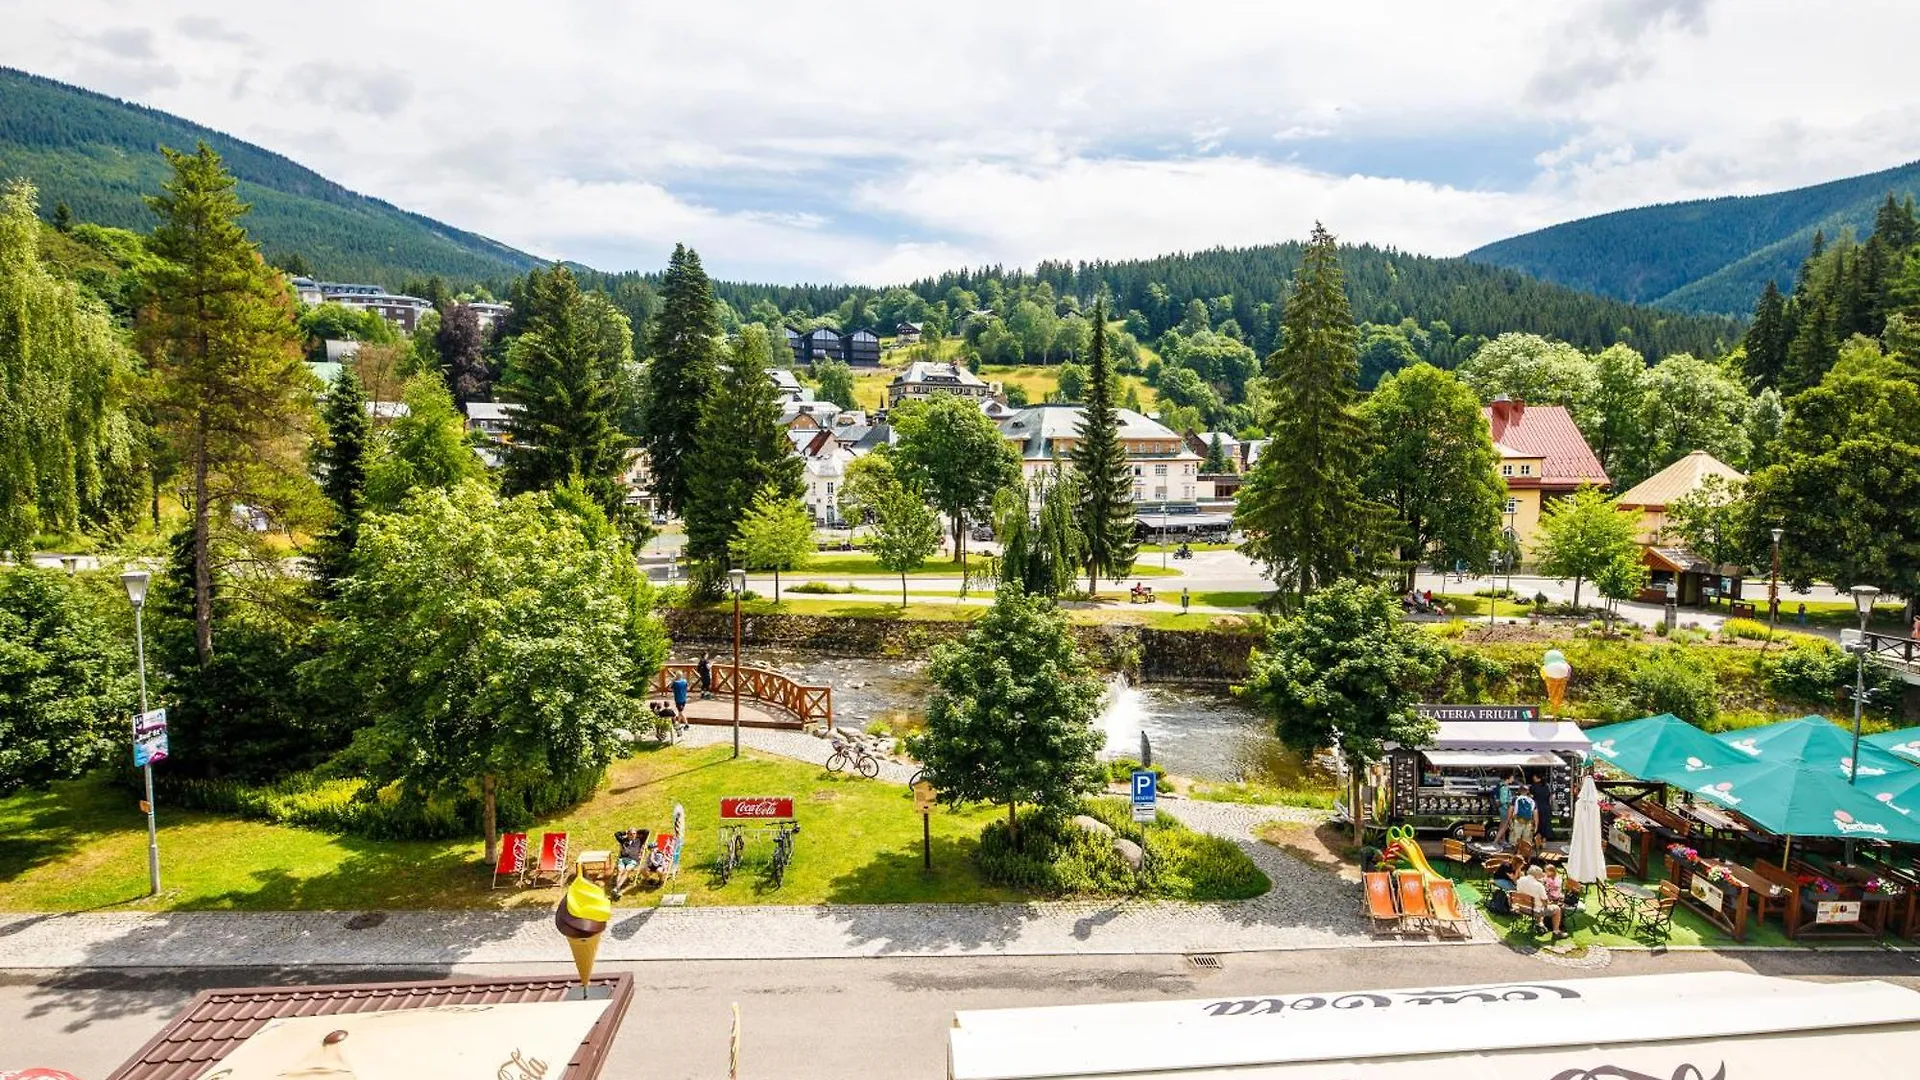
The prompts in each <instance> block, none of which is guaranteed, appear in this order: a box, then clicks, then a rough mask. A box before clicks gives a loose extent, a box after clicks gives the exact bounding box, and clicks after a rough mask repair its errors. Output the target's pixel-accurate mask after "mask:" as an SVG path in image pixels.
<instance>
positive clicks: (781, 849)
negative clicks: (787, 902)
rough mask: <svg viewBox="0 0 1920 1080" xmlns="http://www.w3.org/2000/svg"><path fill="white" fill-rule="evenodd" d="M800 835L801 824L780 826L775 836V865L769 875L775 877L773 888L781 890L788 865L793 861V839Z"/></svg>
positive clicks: (769, 869)
mask: <svg viewBox="0 0 1920 1080" xmlns="http://www.w3.org/2000/svg"><path fill="white" fill-rule="evenodd" d="M799 834H800V823H799V822H797V821H790V822H788V823H787V824H785V825H782V826H780V831H779V832H777V833H775V834H774V836H773V865H772V866H771V867H769V868H768V873H770V874H772V875H773V887H774V888H776V889H777V888H779V887H780V883H781V881H783V880H785V878H786V876H787V864H788V863H790V862H792V861H793V838H794V837H795V836H798V835H799Z"/></svg>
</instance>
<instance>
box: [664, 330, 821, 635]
mask: <svg viewBox="0 0 1920 1080" xmlns="http://www.w3.org/2000/svg"><path fill="white" fill-rule="evenodd" d="M770 357H771V350H770V348H769V346H768V342H767V332H766V328H765V327H762V326H757V325H754V326H746V327H743V328H742V329H741V331H740V338H739V340H738V341H737V342H736V343H735V344H734V350H733V357H732V359H731V360H729V361H728V363H727V366H726V368H725V369H724V370H723V371H722V372H721V375H720V381H719V385H717V386H716V387H715V388H714V390H713V393H712V394H710V395H709V396H708V398H707V402H706V407H705V408H703V409H702V410H701V412H700V422H699V424H698V426H697V427H696V428H695V429H694V435H695V442H694V449H693V453H692V454H691V455H689V456H688V458H687V460H686V466H687V482H688V498H687V503H686V524H687V559H688V561H689V562H690V563H691V564H692V567H693V580H694V586H695V589H696V590H697V591H698V592H699V593H700V594H701V595H703V596H707V597H714V596H717V595H718V594H719V591H720V584H721V581H722V580H723V579H724V578H725V576H726V571H727V562H728V555H729V553H730V550H731V547H732V544H733V541H734V539H735V537H736V535H737V533H738V529H739V524H740V519H741V517H742V516H744V515H745V514H746V512H747V509H748V506H749V504H750V503H751V502H752V500H753V499H754V497H755V496H756V495H758V494H760V493H762V492H766V493H767V494H766V496H765V497H767V498H770V499H773V500H776V501H778V500H782V499H797V498H799V497H800V495H801V493H802V492H803V490H804V484H803V482H802V480H801V476H800V468H801V466H800V459H799V458H798V457H797V456H795V455H794V453H793V447H792V444H791V443H789V442H788V440H787V434H786V432H785V431H782V430H781V428H780V396H779V394H778V392H777V391H775V389H774V386H773V380H772V379H769V378H767V367H768V366H769V364H770V362H771V361H770Z"/></svg>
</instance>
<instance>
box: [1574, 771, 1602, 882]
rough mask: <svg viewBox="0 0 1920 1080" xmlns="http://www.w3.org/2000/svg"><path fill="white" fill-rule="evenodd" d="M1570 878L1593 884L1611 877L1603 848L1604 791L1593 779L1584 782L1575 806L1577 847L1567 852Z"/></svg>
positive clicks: (1582, 779) (1582, 781)
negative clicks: (1595, 785) (1601, 828)
mask: <svg viewBox="0 0 1920 1080" xmlns="http://www.w3.org/2000/svg"><path fill="white" fill-rule="evenodd" d="M1567 876H1568V877H1570V878H1572V879H1573V880H1575V881H1579V882H1583V883H1587V884H1592V883H1593V882H1596V881H1600V880H1601V879H1603V878H1605V877H1606V876H1607V853H1606V852H1605V851H1604V850H1602V849H1601V847H1600V789H1599V788H1596V787H1594V786H1593V777H1591V776H1587V777H1582V778H1581V780H1580V798H1579V799H1577V800H1576V801H1575V802H1574V804H1573V846H1572V848H1571V849H1569V850H1568V852H1567Z"/></svg>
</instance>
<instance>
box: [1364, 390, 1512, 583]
mask: <svg viewBox="0 0 1920 1080" xmlns="http://www.w3.org/2000/svg"><path fill="white" fill-rule="evenodd" d="M1361 412H1362V414H1363V415H1365V417H1366V418H1367V421H1368V423H1369V424H1370V425H1371V426H1372V430H1373V432H1374V438H1375V439H1376V440H1377V445H1378V446H1379V450H1378V451H1377V452H1376V453H1375V454H1374V455H1373V456H1372V457H1371V458H1370V459H1369V460H1368V462H1367V472H1366V481H1365V484H1364V486H1363V490H1364V491H1365V492H1366V494H1367V496H1368V497H1369V498H1373V499H1377V500H1379V501H1380V502H1382V503H1384V504H1386V505H1387V506H1389V507H1391V508H1392V509H1393V515H1394V519H1395V521H1396V522H1397V528H1396V529H1395V532H1396V533H1397V534H1398V541H1399V545H1400V559H1399V562H1400V566H1401V575H1402V584H1403V586H1410V585H1411V582H1412V575H1413V571H1414V569H1415V568H1416V567H1418V566H1419V565H1420V564H1421V563H1422V562H1429V563H1430V564H1431V565H1433V566H1438V567H1448V566H1455V565H1464V566H1467V567H1469V568H1471V569H1473V570H1474V571H1475V572H1477V573H1479V572H1486V571H1488V570H1491V569H1492V562H1493V552H1494V551H1495V550H1496V549H1497V548H1498V547H1499V545H1500V539H1501V537H1500V510H1501V506H1502V504H1503V500H1504V498H1505V495H1506V487H1505V485H1504V484H1502V483H1501V481H1500V476H1499V470H1498V467H1499V464H1500V458H1499V456H1498V455H1497V454H1495V453H1494V449H1493V437H1492V435H1491V433H1490V432H1489V431H1488V429H1487V421H1486V418H1485V417H1484V416H1482V415H1481V412H1480V402H1479V399H1478V398H1476V397H1475V396H1474V393H1473V391H1472V390H1471V389H1470V388H1468V387H1467V386H1466V385H1465V384H1464V383H1462V382H1460V381H1459V380H1458V379H1456V378H1454V377H1453V375H1452V374H1451V373H1449V372H1445V371H1441V370H1440V369H1439V368H1436V367H1434V366H1433V365H1431V364H1428V363H1424V362H1421V363H1416V364H1414V365H1413V366H1411V367H1406V368H1402V369H1401V370H1400V371H1398V372H1397V373H1394V374H1391V375H1388V376H1387V377H1386V378H1384V379H1382V380H1381V382H1380V387H1379V389H1377V390H1375V391H1374V392H1373V395H1372V396H1371V397H1370V398H1368V399H1367V402H1366V404H1365V405H1364V406H1363V407H1362V409H1361Z"/></svg>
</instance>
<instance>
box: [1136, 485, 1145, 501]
mask: <svg viewBox="0 0 1920 1080" xmlns="http://www.w3.org/2000/svg"><path fill="white" fill-rule="evenodd" d="M1133 497H1134V499H1135V501H1138V500H1140V499H1144V498H1146V497H1147V489H1146V488H1143V487H1141V486H1140V485H1139V484H1135V485H1133Z"/></svg>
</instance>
